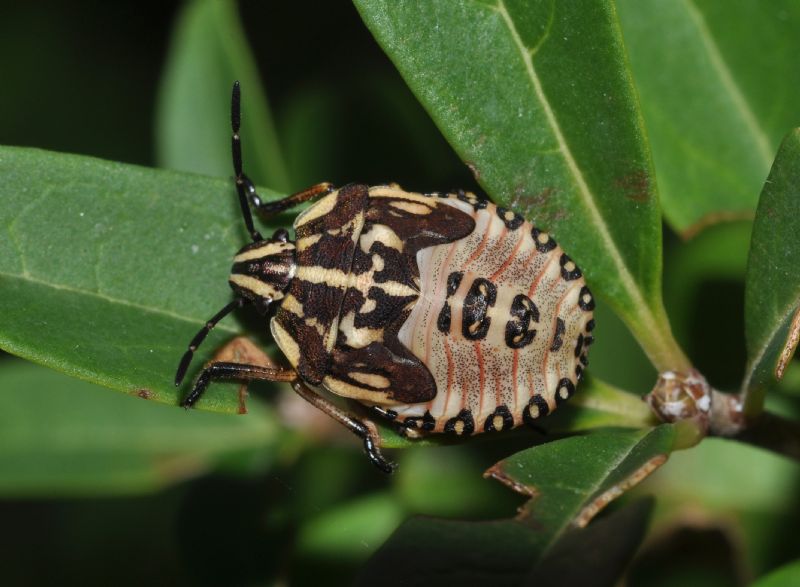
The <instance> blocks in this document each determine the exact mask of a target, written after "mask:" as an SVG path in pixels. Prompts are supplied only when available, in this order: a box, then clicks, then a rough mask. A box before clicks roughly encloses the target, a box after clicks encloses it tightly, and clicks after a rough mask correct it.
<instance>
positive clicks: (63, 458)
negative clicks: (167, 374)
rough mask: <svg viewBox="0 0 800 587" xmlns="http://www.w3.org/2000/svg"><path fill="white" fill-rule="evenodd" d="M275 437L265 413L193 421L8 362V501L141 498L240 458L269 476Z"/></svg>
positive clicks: (0, 449) (0, 377)
mask: <svg viewBox="0 0 800 587" xmlns="http://www.w3.org/2000/svg"><path fill="white" fill-rule="evenodd" d="M277 430H278V426H277V423H276V421H275V419H274V416H273V415H272V413H271V412H269V411H268V410H266V409H265V408H263V407H262V408H257V409H254V410H253V411H252V414H251V416H250V417H247V418H244V417H235V416H226V415H222V414H212V413H202V412H192V413H189V412H185V411H184V410H176V409H171V408H167V407H166V406H161V405H157V404H154V403H152V402H146V401H142V400H141V399H138V398H135V397H126V396H122V395H118V394H112V393H108V392H107V391H106V390H103V389H101V388H99V387H97V386H95V385H92V384H91V383H86V382H84V381H79V380H77V379H73V378H69V377H65V376H63V375H61V374H58V373H56V372H54V371H51V370H49V369H43V368H41V367H38V366H35V365H33V364H31V363H28V362H23V361H19V360H8V361H4V362H3V368H2V369H0V495H6V496H19V497H31V496H36V497H54V496H64V495H69V496H76V495H106V494H115V495H117V494H133V493H141V492H150V491H155V490H157V489H160V488H162V487H164V486H165V485H168V484H170V483H174V482H176V481H180V480H183V479H185V478H187V477H192V476H195V475H198V474H200V473H204V472H206V471H208V470H210V469H214V468H218V467H219V466H220V464H222V463H223V462H224V460H225V459H227V458H230V457H233V456H235V457H237V458H241V457H243V456H248V458H256V459H258V460H259V461H261V463H262V466H263V464H264V460H265V459H267V460H268V459H270V458H272V456H273V453H274V451H275V448H276V444H277Z"/></svg>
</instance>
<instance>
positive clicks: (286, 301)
mask: <svg viewBox="0 0 800 587" xmlns="http://www.w3.org/2000/svg"><path fill="white" fill-rule="evenodd" d="M281 308H283V309H284V310H286V311H287V312H291V313H292V314H294V315H295V316H300V317H301V318H302V317H303V304H301V303H300V300H298V299H297V298H296V297H294V296H293V295H292V294H287V295H286V297H285V298H283V302H281Z"/></svg>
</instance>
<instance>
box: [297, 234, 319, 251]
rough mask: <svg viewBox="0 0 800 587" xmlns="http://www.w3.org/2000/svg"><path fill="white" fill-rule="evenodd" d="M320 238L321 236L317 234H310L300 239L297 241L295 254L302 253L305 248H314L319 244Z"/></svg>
mask: <svg viewBox="0 0 800 587" xmlns="http://www.w3.org/2000/svg"><path fill="white" fill-rule="evenodd" d="M321 238H322V235H321V234H319V233H315V234H310V235H308V236H304V237H302V238H299V239H297V252H298V253H302V252H303V251H305V250H306V249H307V248H309V247H312V246H314V245H315V244H317V243H318V242H319V239H321Z"/></svg>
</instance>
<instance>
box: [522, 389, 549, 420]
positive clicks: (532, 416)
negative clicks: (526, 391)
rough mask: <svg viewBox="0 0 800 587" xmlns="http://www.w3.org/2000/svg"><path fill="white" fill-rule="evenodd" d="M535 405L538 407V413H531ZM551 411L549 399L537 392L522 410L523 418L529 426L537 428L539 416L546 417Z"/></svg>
mask: <svg viewBox="0 0 800 587" xmlns="http://www.w3.org/2000/svg"><path fill="white" fill-rule="evenodd" d="M533 406H535V407H536V408H538V413H531V408H532V407H533ZM549 412H550V406H548V405H547V401H546V400H545V399H544V398H543V397H542V396H541V395H539V394H535V395H533V396H532V397H531V399H530V401H529V402H528V404H527V405H526V406H525V408H524V409H523V410H522V420H523V422H525V423H526V424H527V425H528V426H532V427H534V428H536V420H537V419H538V418H544V417H545V416H546V415H547V414H548V413H549Z"/></svg>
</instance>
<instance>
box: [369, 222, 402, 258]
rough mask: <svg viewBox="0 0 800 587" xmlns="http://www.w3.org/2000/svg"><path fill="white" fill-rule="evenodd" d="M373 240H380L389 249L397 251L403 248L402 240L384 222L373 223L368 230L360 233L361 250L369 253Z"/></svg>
mask: <svg viewBox="0 0 800 587" xmlns="http://www.w3.org/2000/svg"><path fill="white" fill-rule="evenodd" d="M375 241H380V242H381V243H383V244H384V245H385V246H387V247H389V248H390V249H396V250H398V251H402V250H403V241H401V240H400V237H399V236H397V233H395V231H393V230H392V229H391V228H389V227H388V226H386V225H385V224H374V225H373V226H372V228H371V229H370V230H369V232H367V233H364V234H362V235H361V238H360V244H361V250H362V251H364V252H365V253H369V250H370V248H372V245H373V243H374V242H375Z"/></svg>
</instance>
